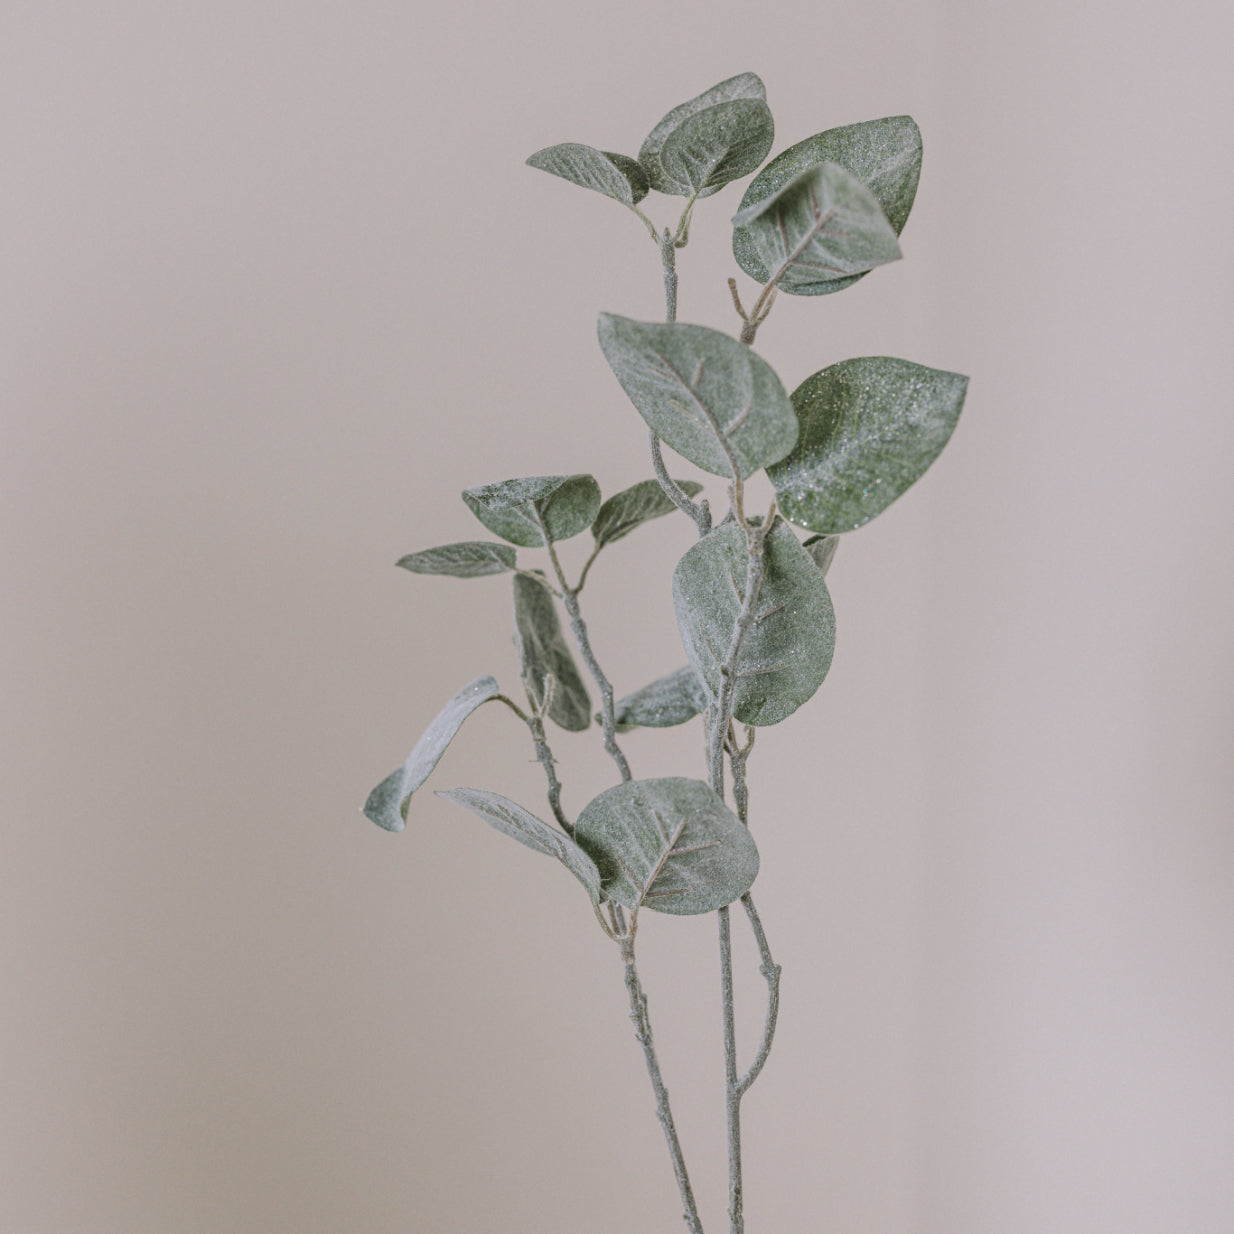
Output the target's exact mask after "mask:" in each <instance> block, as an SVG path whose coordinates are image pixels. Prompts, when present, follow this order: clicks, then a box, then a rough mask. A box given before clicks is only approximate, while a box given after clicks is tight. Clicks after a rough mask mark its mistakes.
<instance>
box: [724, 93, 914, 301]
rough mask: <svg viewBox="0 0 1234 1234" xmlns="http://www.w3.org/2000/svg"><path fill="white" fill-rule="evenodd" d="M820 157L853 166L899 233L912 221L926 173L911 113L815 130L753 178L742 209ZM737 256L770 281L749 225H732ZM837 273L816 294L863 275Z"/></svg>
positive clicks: (762, 280)
mask: <svg viewBox="0 0 1234 1234" xmlns="http://www.w3.org/2000/svg"><path fill="white" fill-rule="evenodd" d="M819 163H838V164H839V165H840V166H841V167H843V168H844V169H845V170H846V171H850V172H852V174H853V175H854V176H856V177H857V179H858V180H860V181H861V182H862V183H863V184H864V185H865V186H866V187H867V188H868V189H869V190H870V191H871V192H872V193H873V194H874V196H875V197H876V198H877V199H878V204H879V205H880V206H881V207H882V208H883V213H884V214H885V215H886V216H887V221H888V222H889V223H890V224H891V226H892V228H893V230H894V231H895V233H896V235H897V236H898V235H899V234H900V233H901V232H902V231H903V230H904V224H905V223H906V222H907V221H908V215H909V211H910V210H911V209H912V208H913V200H914V198H915V197H916V196H917V181H918V180H919V179H920V177H921V130H920V129H919V128H918V127H917V125H916V123H915V122H914V121H913V119H912V117H911V116H886V117H884V118H883V119H881V120H867V121H864V122H863V123H861V124H848V125H845V126H844V127H843V128H836V129H828V130H827V131H826V132H825V133H816V134H815V135H814V136H813V137H807V138H806V139H805V141H799V142H798V143H797V144H796V145H795V146H790V147H789V148H788V149H787V150H785V151H784V152H783V153H782V154H777V155H776V157H775V158H774V159H772V160H771V162H770V163H768V164H767V166H766V167H764V168H763V170H762V171H760V172H759V173H758V175H757V176H755V177H754V179H753V180H752V181H750V185H749V187H748V188H747V189H746V192H745V196H744V197H742V199H741V209H742V210H747V209H749V208H750V207H751V206H754V205H757V204H758V203H759V202H760V201H763V200H765V199H766V198H768V197H770V196H771V194H772V193H775V192H776V191H778V190H779V189H781V188H783V187H784V185H786V184H787V183H788V182H789V181H790V180H792V179H793V177H794V176H797V175H799V174H800V173H801V172H803V171H805V170H806V168H808V167H815V166H817V165H818V164H819ZM733 256H734V257H736V259H737V264H738V265H739V266H740V267H741V268H742V269H743V270H744V271H745V272H746V273H747V274H748V275H749V276H750V277H751V278H753V279H757V280H758V281H759V282H760V283H765V282H766V281H767V280H768V279H769V278H770V277H771V271H770V270H769V269H768V268H767V266H766V265H765V264H764V263H763V260H762V258H761V257H760V256H759V254H758V250H757V249H755V247H754V245H753V244H752V243H751V242H750V238H749V236H748V235H747V234H746V232H745V230H744V228H741V227H738V228H736V229H735V230H734V231H733ZM862 277H863V276H862V275H860V274H855V275H852V276H850V277H848V278H843V279H836V280H835V281H834V282H833V283H831V284H828V285H827V286H826V287H822V288H819V289H818V292H817V293H816V294H822V293H823V292H828V291H840V290H841V289H842V288H844V287H848V286H850V285H851V284H852V283H855V282H856V281H857V279H859V278H862Z"/></svg>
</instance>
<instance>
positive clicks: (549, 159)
mask: <svg viewBox="0 0 1234 1234" xmlns="http://www.w3.org/2000/svg"><path fill="white" fill-rule="evenodd" d="M527 165H528V166H529V167H538V168H539V169H540V170H541V171H547V172H548V173H549V174H550V175H554V176H560V177H561V178H562V179H563V180H569V181H571V182H572V183H574V184H578V185H581V186H582V187H583V188H585V189H595V191H596V192H597V193H603V194H604V195H605V197H611V198H612V199H613V200H614V201H619V202H621V203H622V205H626V206H634V205H637V204H638V203H639V202H640V201H642V200H643V198H644V197H646V196H647V194H648V193H649V192H650V190H651V186H650V184H648V182H647V173H646V172H645V171H644V170H643V169H642V167H641V166H640V165H639V162H638V160H637V159H632V158H630V157H629V155H625V154H609V153H607V152H606V151H604V150H597V149H596V148H595V147H594V146H583V145H579V144H578V143H577V142H564V143H563V144H561V145H558V146H549V147H547V148H546V149H544V150H537V151H536V152H535V154H533V155H532V156H531V157H530V158H529V159H528V160H527Z"/></svg>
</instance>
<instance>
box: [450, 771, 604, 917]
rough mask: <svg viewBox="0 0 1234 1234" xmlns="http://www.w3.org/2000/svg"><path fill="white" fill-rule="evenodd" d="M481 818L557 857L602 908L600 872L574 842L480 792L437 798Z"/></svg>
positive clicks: (528, 814) (494, 796)
mask: <svg viewBox="0 0 1234 1234" xmlns="http://www.w3.org/2000/svg"><path fill="white" fill-rule="evenodd" d="M437 796H438V797H440V798H441V799H442V800H443V801H450V802H453V803H454V804H455V805H456V806H462V807H463V809H465V810H470V811H471V812H472V813H473V814H477V815H479V817H480V818H482V819H484V821H485V822H486V823H488V824H489V826H491V827H495V828H496V829H497V830H498V831H500V832H501V833H502V834H503V835H508V836H510V837H511V838H512V839H515V840H517V841H518V842H519V843H520V844H525V845H526V846H527V847H528V848H531V849H534V850H535V851H536V852H537V853H544V854H545V855H546V856H549V857H556V858H557V860H558V861H560V862H561V864H562V865H563V866H565V867H566V869H567V870H569V871H570V873H571V874H573V875H574V877H575V878H577V879H578V881H579V882H580V883H582V884H583V886H584V887H585V888H586V889H587V894H588V895H589V896H590V897H591V902H592V903H593V904H599V903H600V900H601V898H602V893H601V891H600V871H599V870H598V869H597V868H596V863H595V862H594V861H592V859H591V858H590V857H589V856H588V855H587V854H586V853H585V852H584V851H583V850H582V849H581V848H580V847H579V846H578V845H577V844H576V843H575V842H574V841H573V840H572V839H570V837H569V836H565V835H562V834H561V832H560V831H558V830H557V829H556V828H554V827H550V826H549V825H548V824H547V823H546V822H543V821H542V820H540V819H538V818H537V817H536V816H535V815H534V814H532V813H531V812H530V811H528V810H524V809H523V807H522V806H521V805H519V804H518V803H517V802H514V801H511V800H510V799H509V798H507V797H502V796H500V795H498V794H497V793H489V792H485V791H484V790H483V789H479V788H455V789H450V790H449V791H447V792H439V793H438V794H437Z"/></svg>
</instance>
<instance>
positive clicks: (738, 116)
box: [660, 99, 776, 197]
mask: <svg viewBox="0 0 1234 1234" xmlns="http://www.w3.org/2000/svg"><path fill="white" fill-rule="evenodd" d="M775 131H776V130H775V123H774V121H773V120H772V118H771V111H770V110H769V109H768V107H767V104H766V103H764V102H763V101H762V99H733V100H732V101H731V102H728V103H720V104H718V105H717V106H715V107H708V108H707V109H706V110H704V111H700V112H698V113H697V114H695V115H693V116H689V117H687V119H685V120H683V121H682V122H681V124H679V125H678V126H677V128H675V129H674V130H673V131H672V132H671V133H670V134H669V135H668V137H667V138H666V140H665V142H664V145H663V147H662V148H661V150H660V170H661V171H662V172H663V174H664V182H665V183H666V184H670V185H672V186H673V187H672V188H668V189H662V190H661V191H662V192H671V193H674V194H676V195H678V196H680V197H710V196H711V194H712V193H714V192H717V191H718V190H719V189H722V188H723V187H724V186H725V185H726V184H728V183H729V182H730V181H731V180H740V179H741V177H742V176H748V175H749V174H750V173H751V172H752V171H754V170H756V169H757V168H758V166H759V164H760V163H761V162H762V161H763V159H765V158H766V157H767V155H768V153H769V152H770V150H771V143H772V142H773V141H774V140H775Z"/></svg>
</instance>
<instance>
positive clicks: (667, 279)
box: [660, 227, 677, 321]
mask: <svg viewBox="0 0 1234 1234" xmlns="http://www.w3.org/2000/svg"><path fill="white" fill-rule="evenodd" d="M660 266H661V268H662V269H663V271H664V320H665V321H676V320H677V243H676V241H675V240H674V239H673V236H672V233H671V232H670V231H669V229H668V228H667V227H666V228H665V229H664V234H663V235H662V236H661V237H660Z"/></svg>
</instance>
